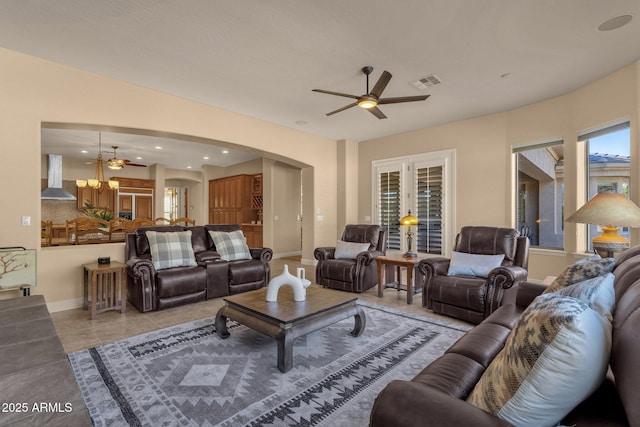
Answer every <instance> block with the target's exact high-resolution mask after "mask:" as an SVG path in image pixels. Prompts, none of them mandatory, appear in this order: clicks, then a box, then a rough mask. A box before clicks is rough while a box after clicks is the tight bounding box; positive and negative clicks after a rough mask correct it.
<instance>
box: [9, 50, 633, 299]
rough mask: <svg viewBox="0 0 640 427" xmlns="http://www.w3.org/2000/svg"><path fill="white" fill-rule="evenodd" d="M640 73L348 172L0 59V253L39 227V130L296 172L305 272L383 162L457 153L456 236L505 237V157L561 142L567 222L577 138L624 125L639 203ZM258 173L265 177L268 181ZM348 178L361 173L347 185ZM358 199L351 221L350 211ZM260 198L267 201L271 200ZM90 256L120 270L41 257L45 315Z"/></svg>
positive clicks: (431, 136) (27, 240)
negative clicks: (253, 154) (223, 151)
mask: <svg viewBox="0 0 640 427" xmlns="http://www.w3.org/2000/svg"><path fill="white" fill-rule="evenodd" d="M639 68H640V67H639V66H638V64H632V65H630V66H628V67H625V68H623V69H621V70H619V71H618V72H616V73H613V74H611V75H609V76H607V77H605V78H603V79H600V80H598V81H596V82H593V83H591V84H589V85H587V86H585V87H583V88H581V89H579V90H577V91H574V92H572V93H569V94H566V95H563V96H560V97H557V98H554V99H549V100H545V101H542V102H539V103H536V104H533V105H530V106H527V107H523V108H519V109H515V110H512V111H508V112H502V113H497V114H492V115H488V116H484V117H479V118H474V119H469V120H464V121H459V122H455V123H449V124H445V125H442V126H437V127H433V128H429V129H422V130H417V131H413V132H407V133H403V134H399V135H393V136H389V137H385V138H380V139H376V140H372V141H366V142H361V143H359V144H357V145H358V147H357V160H354V150H355V149H354V147H353V144H352V143H350V142H344V143H343V142H340V143H338V142H336V141H331V140H327V139H324V138H320V137H316V136H313V135H309V134H306V133H303V132H300V131H296V130H293V129H289V128H285V127H281V126H277V125H274V124H271V123H267V122H263V121H260V120H256V119H252V118H249V117H246V116H242V115H239V114H235V113H231V112H227V111H223V110H220V109H216V108H213V107H208V106H205V105H202V104H198V103H195V102H191V101H187V100H184V99H181V98H177V97H173V96H170V95H166V94H162V93H159V92H154V91H151V90H147V89H144V88H141V87H138V86H133V85H128V84H125V83H122V82H119V81H115V80H112V79H107V78H103V77H100V76H97V75H94V74H90V73H86V72H82V71H79V70H76V69H72V68H69V67H65V66H61V65H57V64H54V63H51V62H47V61H43V60H40V59H36V58H33V57H29V56H26V55H22V54H18V53H15V52H11V51H7V50H2V49H0V94H1V96H0V149H1V154H2V155H0V189H2V190H4V191H3V194H5V195H6V196H5V202H4V203H3V209H0V224H2V229H1V234H0V246H26V247H38V246H39V230H38V229H37V227H35V226H31V227H21V226H20V218H21V216H23V215H28V216H31V218H32V224H37V222H38V220H39V218H40V198H39V193H40V177H41V173H42V164H41V152H40V127H41V123H42V122H54V123H81V124H82V123H86V124H93V125H104V126H109V125H111V126H119V127H128V128H133V129H144V130H155V131H160V132H169V133H176V134H180V135H190V136H193V137H196V138H205V139H214V140H218V141H225V142H227V143H230V144H238V145H243V146H249V147H252V148H254V149H256V150H258V151H259V152H261V153H262V154H263V155H264V159H263V169H264V173H265V175H266V176H268V175H270V176H272V177H273V176H281V175H286V173H285V172H284V171H280V170H278V169H277V168H275V163H276V162H277V161H283V162H284V163H288V164H293V165H295V166H296V167H297V168H300V170H301V183H302V188H303V195H302V197H303V202H304V203H303V210H304V211H303V217H304V222H303V231H302V247H303V250H302V256H303V262H312V260H313V249H314V248H315V247H317V246H330V245H333V244H334V243H335V239H336V236H338V235H339V233H340V231H341V227H342V226H343V223H345V222H347V221H351V220H352V218H354V217H355V218H356V219H357V220H358V222H361V221H362V220H363V218H364V217H365V216H372V215H373V212H372V208H371V197H372V194H371V187H372V186H371V162H372V161H373V160H379V159H384V158H390V157H398V156H403V155H411V154H417V153H423V152H431V151H439V150H445V149H455V150H456V159H457V160H456V161H457V165H456V171H457V175H456V178H455V181H456V200H455V212H456V215H455V226H454V229H455V230H458V229H459V228H460V227H462V226H463V225H467V224H486V225H506V226H511V225H513V209H512V208H511V206H512V205H513V196H512V194H513V193H514V190H513V185H514V182H513V169H514V165H513V156H512V155H511V154H510V151H511V147H512V146H514V145H521V144H527V143H532V142H536V141H540V140H545V139H549V138H556V137H558V136H560V137H563V138H564V139H565V151H566V154H565V157H566V167H565V177H569V178H567V179H566V194H567V201H566V205H565V207H566V209H565V211H566V213H567V214H570V213H571V212H573V210H575V207H577V206H579V205H580V204H581V202H582V201H581V200H580V198H581V197H580V196H581V195H579V194H578V191H577V189H578V188H579V183H578V182H577V181H578V180H577V178H575V175H576V172H577V171H578V168H579V165H578V164H577V158H578V156H577V152H578V148H579V147H578V144H577V143H576V139H577V138H576V135H577V134H578V133H579V132H581V131H584V130H587V129H592V128H596V127H600V126H604V125H606V124H608V123H612V122H615V121H619V120H624V119H628V120H630V121H631V140H632V141H631V144H632V151H631V157H632V171H631V191H632V199H633V200H634V201H635V202H636V203H638V202H639V201H640V188H639V187H640V185H637V184H638V182H640V181H639V179H638V178H639V177H638V166H637V165H638V164H639V161H640V150H638V148H639V146H640V142H639V136H638V119H639V117H638V111H639V108H638V97H639V93H640V84H639V82H640V71H639ZM338 159H340V161H339V162H338ZM265 164H269V165H270V166H271V167H270V168H269V169H268V170H267V169H266V168H264V165H265ZM69 169H70V170H73V166H72V167H71V168H69ZM160 172H161V175H162V178H163V179H164V178H168V177H169V176H170V175H171V171H164V170H162V171H160ZM136 173H138V172H136ZM149 173H152V174H153V173H154V171H152V170H150V171H149ZM157 173H158V172H155V174H157ZM350 173H357V180H356V181H355V182H354V180H353V175H350ZM224 175H225V171H224V170H222V169H221V168H211V167H207V168H203V176H202V182H203V183H204V182H206V181H208V180H209V179H214V178H218V177H220V176H224ZM341 177H342V178H341ZM480 178H481V179H480ZM339 180H340V181H339ZM271 182H273V181H271ZM205 187H206V186H204V185H202V186H201V188H200V192H201V193H203V198H202V200H203V207H202V209H203V210H204V209H205V207H206V206H207V195H206V192H207V191H206V188H205ZM354 187H355V188H357V191H355V192H356V193H357V215H354V213H353V204H352V203H350V199H349V195H350V194H353V193H354ZM265 191H272V192H273V188H271V189H270V190H265ZM336 195H338V196H336ZM339 204H340V205H339ZM268 209H270V212H267V209H265V216H267V215H271V216H273V214H274V212H275V210H276V209H277V207H275V206H271V207H269V208H268ZM581 227H582V226H576V225H571V224H567V225H566V228H565V233H566V235H567V236H568V237H567V238H566V244H565V247H566V251H565V252H561V251H553V252H549V251H532V255H531V263H530V264H531V265H530V276H531V277H533V278H544V277H545V276H547V275H552V274H557V273H558V272H559V271H560V270H561V269H562V268H563V267H564V266H565V265H567V264H568V263H569V262H572V261H573V260H574V259H575V258H576V257H579V256H582V254H580V253H579V252H578V251H579V250H580V243H579V242H578V240H579V239H577V238H576V237H575V236H576V230H578V231H579V230H580V229H581ZM278 233H279V232H278V230H276V229H275V227H273V226H272V227H271V228H266V229H265V242H275V241H276V240H277V239H278ZM638 242H639V236H638V232H637V231H634V232H633V233H632V244H638ZM576 252H578V253H576ZM98 256H111V258H112V259H114V260H122V259H123V247H122V244H109V245H96V246H90V247H83V248H74V247H71V248H65V249H54V248H45V249H43V250H40V251H39V253H38V287H37V290H36V291H35V293H41V294H44V295H45V297H46V298H47V301H48V302H49V303H50V307H51V308H53V309H62V308H67V307H70V306H77V304H78V302H79V300H80V297H81V284H80V283H81V281H80V278H81V267H80V266H81V264H82V263H85V262H91V261H94V260H95V259H96V258H97V257H98ZM7 294H8V293H7ZM5 295H6V294H5Z"/></svg>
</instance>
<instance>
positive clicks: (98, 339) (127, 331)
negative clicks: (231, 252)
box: [51, 258, 464, 353]
mask: <svg viewBox="0 0 640 427" xmlns="http://www.w3.org/2000/svg"><path fill="white" fill-rule="evenodd" d="M270 264H271V275H272V277H274V276H276V275H278V274H280V273H282V271H283V268H284V265H285V264H287V265H288V266H289V271H290V272H295V271H296V269H297V268H298V267H304V268H305V273H306V276H307V278H308V279H309V280H311V281H312V282H313V281H314V278H315V267H313V266H309V265H302V264H301V263H300V259H299V258H280V259H274V260H272V261H271V263H270ZM312 286H314V285H312ZM356 295H357V296H358V298H360V299H361V300H365V301H371V302H373V303H378V304H384V305H386V306H389V307H394V308H397V309H400V310H404V311H408V312H416V313H421V314H430V315H433V316H434V317H439V318H440V317H441V316H438V315H436V314H433V313H431V311H430V310H427V309H425V308H423V307H422V296H421V295H420V294H418V295H416V296H415V297H414V302H413V304H412V305H408V304H407V294H406V292H404V291H396V290H393V289H387V290H385V292H384V297H383V298H378V290H377V287H373V288H371V289H369V290H368V291H366V292H363V293H361V294H356ZM222 304H223V301H222V298H216V299H214V300H208V301H202V302H199V303H196V304H188V305H185V306H182V307H176V308H170V309H167V310H162V311H155V312H150V313H140V312H139V311H138V310H137V309H136V308H135V307H133V306H131V305H130V304H129V305H128V306H127V312H126V313H125V314H120V312H116V311H109V312H105V313H102V314H99V315H98V316H97V318H96V319H95V320H90V319H89V312H88V311H85V310H82V309H81V308H78V309H74V310H67V311H60V312H56V313H52V314H51V317H52V319H53V322H54V324H55V327H56V330H57V331H58V335H59V337H60V340H61V341H62V345H63V346H64V349H65V351H66V352H67V353H73V352H75V351H79V350H84V349H87V348H90V347H95V346H98V345H101V344H106V343H109V342H112V341H117V340H120V339H123V338H127V337H130V336H134V335H138V334H142V333H144V332H149V331H153V330H156V329H160V328H164V327H167V326H172V325H177V324H180V323H184V322H188V321H191V320H197V319H202V318H205V317H212V316H215V314H216V312H217V311H218V309H219V308H220V307H221V306H222ZM442 318H443V319H446V320H447V321H449V322H456V320H455V319H451V318H448V317H442ZM460 323H461V324H464V322H460Z"/></svg>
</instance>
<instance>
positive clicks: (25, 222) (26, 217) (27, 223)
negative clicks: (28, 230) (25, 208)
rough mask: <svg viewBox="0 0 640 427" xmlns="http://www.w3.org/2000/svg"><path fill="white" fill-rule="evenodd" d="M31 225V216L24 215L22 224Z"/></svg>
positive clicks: (24, 225)
mask: <svg viewBox="0 0 640 427" xmlns="http://www.w3.org/2000/svg"><path fill="white" fill-rule="evenodd" d="M30 225H31V217H30V216H28V215H23V216H22V226H23V227H29V226H30Z"/></svg>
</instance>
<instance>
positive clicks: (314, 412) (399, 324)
mask: <svg viewBox="0 0 640 427" xmlns="http://www.w3.org/2000/svg"><path fill="white" fill-rule="evenodd" d="M360 305H361V306H362V307H363V309H364V311H365V315H366V317H367V324H366V328H365V330H364V333H363V334H362V335H361V336H360V337H352V336H351V335H350V334H349V332H350V331H351V330H352V329H353V324H354V320H353V318H350V319H347V320H344V321H342V322H339V323H336V324H334V325H333V326H330V327H327V328H325V329H322V330H319V331H316V332H313V333H310V334H308V335H307V336H305V337H301V338H299V339H298V340H296V342H295V346H294V360H293V369H291V370H290V371H289V372H287V373H284V374H283V373H282V372H280V371H279V370H278V368H277V367H276V353H277V350H276V343H275V341H274V340H273V339H271V338H268V337H266V336H263V335H261V334H259V333H257V332H255V331H253V330H251V329H249V328H247V327H245V326H242V325H239V324H237V323H235V322H229V332H230V333H231V336H230V337H229V338H227V339H224V340H223V339H220V338H219V337H218V336H217V335H216V333H215V328H214V318H213V317H211V318H206V319H202V320H199V321H194V322H189V323H185V324H182V325H177V326H173V327H170V328H165V329H161V330H157V331H153V332H149V333H145V334H142V335H138V336H135V337H132V338H129V339H125V340H122V341H117V342H114V343H110V344H105V345H102V346H99V347H95V348H91V349H88V350H83V351H79V352H76V353H72V354H70V355H69V360H70V361H71V366H72V368H73V371H74V373H75V376H76V379H77V381H78V384H79V386H80V390H81V391H82V394H83V396H84V400H85V402H86V404H87V407H88V409H89V413H90V415H91V417H92V418H93V421H94V424H95V425H96V426H125V425H130V426H153V427H156V426H217V425H219V426H228V427H236V426H321V425H326V426H335V427H339V426H349V427H353V426H366V425H368V421H369V413H370V411H371V407H372V405H373V401H374V399H375V397H376V396H377V395H378V393H379V392H380V391H381V390H382V389H383V388H384V386H385V385H386V384H388V383H389V382H390V381H392V380H394V379H411V378H413V376H415V375H416V374H417V373H418V372H420V371H421V370H422V369H423V368H424V367H425V366H426V365H427V364H428V363H430V362H431V361H433V360H434V359H436V358H437V357H438V356H440V355H441V354H442V353H443V352H444V351H445V350H446V349H447V348H449V347H450V346H451V345H452V344H453V343H454V342H455V341H456V340H457V339H458V338H459V337H460V336H462V335H463V334H464V332H465V331H466V330H468V329H469V328H466V327H464V326H462V327H461V326H459V325H456V324H453V323H452V324H446V323H444V322H442V321H439V320H434V319H431V318H429V316H428V315H426V313H425V315H424V316H422V315H414V314H407V313H402V312H400V311H396V310H393V309H389V308H386V307H383V306H379V305H375V304H371V303H366V302H361V303H360Z"/></svg>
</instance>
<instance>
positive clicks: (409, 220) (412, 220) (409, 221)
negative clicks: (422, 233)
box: [399, 211, 420, 258]
mask: <svg viewBox="0 0 640 427" xmlns="http://www.w3.org/2000/svg"><path fill="white" fill-rule="evenodd" d="M399 224H400V225H405V226H407V252H406V253H404V254H403V256H405V257H407V258H416V257H417V256H418V254H417V253H416V252H413V250H412V243H413V234H414V233H413V231H412V230H411V227H413V226H414V225H418V224H420V223H419V221H418V218H416V217H415V216H413V215H411V211H409V214H408V215H406V216H403V217H402V218H401V219H400V222H399Z"/></svg>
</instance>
